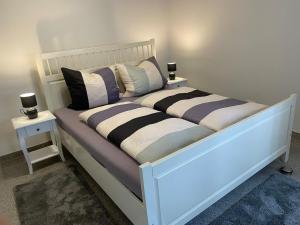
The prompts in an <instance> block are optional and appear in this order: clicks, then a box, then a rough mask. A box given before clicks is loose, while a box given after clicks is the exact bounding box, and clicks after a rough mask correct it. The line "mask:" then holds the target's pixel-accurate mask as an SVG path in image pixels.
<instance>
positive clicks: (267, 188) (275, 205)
mask: <svg viewBox="0 0 300 225" xmlns="http://www.w3.org/2000/svg"><path fill="white" fill-rule="evenodd" d="M229 224H234V225H238V224H243V225H244V224H251V225H266V224H270V225H271V224H272V225H298V224H300V183H299V182H297V181H295V180H293V179H291V178H289V177H286V176H284V175H280V174H275V175H272V176H271V177H269V178H268V179H267V180H266V181H265V182H264V183H262V184H261V185H259V186H258V187H256V188H255V189H254V190H253V191H251V192H250V193H249V194H247V195H246V196H244V197H243V198H242V199H241V200H240V201H238V202H237V203H236V204H235V205H234V206H232V207H231V208H230V209H228V210H227V211H225V212H224V213H223V214H222V215H221V216H220V217H218V218H217V219H215V220H214V221H213V222H212V223H211V225H229Z"/></svg>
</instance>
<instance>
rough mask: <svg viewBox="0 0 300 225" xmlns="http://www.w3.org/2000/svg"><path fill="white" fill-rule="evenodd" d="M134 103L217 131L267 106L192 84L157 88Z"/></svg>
mask: <svg viewBox="0 0 300 225" xmlns="http://www.w3.org/2000/svg"><path fill="white" fill-rule="evenodd" d="M135 102H136V103H139V104H141V105H143V106H146V107H150V108H153V109H156V110H159V111H161V112H166V113H167V114H168V115H172V116H175V117H179V118H183V119H185V120H188V121H191V122H193V123H197V124H201V125H203V126H206V127H208V128H210V129H212V130H215V131H218V130H221V129H223V128H225V127H227V126H229V125H231V124H233V123H236V122H238V121H239V120H241V119H243V118H245V117H248V116H250V115H252V114H254V113H256V112H258V111H260V110H262V109H264V108H266V106H265V105H261V104H257V103H255V102H247V101H241V100H237V99H233V98H227V97H224V96H221V95H216V94H211V93H207V92H203V91H199V90H196V89H194V88H191V87H180V88H176V89H172V90H162V91H157V92H154V93H151V94H148V95H145V96H143V97H141V98H138V99H137V100H136V101H135Z"/></svg>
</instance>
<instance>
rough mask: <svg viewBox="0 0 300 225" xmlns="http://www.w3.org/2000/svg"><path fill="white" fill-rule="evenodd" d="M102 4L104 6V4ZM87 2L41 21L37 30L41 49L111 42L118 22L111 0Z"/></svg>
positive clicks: (51, 49) (57, 48)
mask: <svg viewBox="0 0 300 225" xmlns="http://www.w3.org/2000/svg"><path fill="white" fill-rule="evenodd" d="M100 5H101V7H100ZM98 6H99V8H97V7H95V5H94V4H85V5H84V6H82V7H80V6H77V7H75V9H74V8H73V9H72V10H68V9H66V10H65V12H62V13H61V14H58V15H54V16H52V17H51V18H47V19H42V20H40V21H38V23H37V27H36V32H37V37H38V41H39V45H40V51H41V52H49V51H59V50H66V49H73V48H81V47H87V46H94V45H98V44H99V43H111V42H112V41H113V40H114V36H115V29H114V27H115V21H114V18H113V17H112V16H111V15H112V5H111V1H108V0H104V1H103V0H102V1H101V4H98Z"/></svg>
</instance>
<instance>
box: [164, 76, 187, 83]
mask: <svg viewBox="0 0 300 225" xmlns="http://www.w3.org/2000/svg"><path fill="white" fill-rule="evenodd" d="M183 81H187V79H186V78H183V77H177V76H176V78H175V80H170V79H168V84H176V83H178V82H183Z"/></svg>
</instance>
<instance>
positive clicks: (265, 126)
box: [140, 95, 297, 225]
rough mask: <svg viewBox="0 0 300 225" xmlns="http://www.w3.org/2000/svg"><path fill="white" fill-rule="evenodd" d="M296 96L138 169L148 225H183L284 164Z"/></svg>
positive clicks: (286, 157) (288, 145)
mask: <svg viewBox="0 0 300 225" xmlns="http://www.w3.org/2000/svg"><path fill="white" fill-rule="evenodd" d="M296 98H297V96H296V95H291V96H290V97H289V98H288V99H286V100H284V101H282V102H280V103H278V104H276V105H274V106H272V107H269V108H267V109H266V110H264V111H261V112H259V113H257V114H255V115H253V116H251V117H249V118H246V119H244V120H242V121H240V122H238V123H236V124H234V125H232V126H230V127H228V128H226V129H224V130H221V131H219V132H217V133H215V134H213V135H211V136H209V137H207V138H205V139H203V140H200V141H198V142H196V143H194V144H192V145H190V146H187V147H185V148H183V149H181V150H179V151H177V152H175V153H173V154H171V155H169V156H167V157H165V158H163V159H161V160H158V161H156V162H154V163H146V164H143V165H142V166H141V167H140V170H141V171H140V174H141V179H142V184H143V189H144V190H143V192H144V204H145V205H146V208H147V217H148V224H149V225H150V224H151V225H152V224H153V225H169V224H184V223H186V222H188V221H189V220H191V219H192V218H193V217H195V216H196V215H198V214H199V213H201V212H202V211H203V210H205V209H206V208H208V207H209V206H210V205H212V204H213V203H214V202H216V201H217V200H219V199H220V198H221V197H223V196H224V195H226V194H227V193H229V192H230V191H231V190H233V189H234V188H235V187H237V186H238V185H240V184H241V183H242V182H244V181H245V180H246V179H248V178H249V177H251V176H252V175H253V174H255V173H256V172H258V171H259V170H261V169H262V168H263V167H265V166H266V165H268V164H269V163H270V162H272V161H273V160H275V159H276V158H278V157H279V156H281V155H283V154H285V160H287V159H288V153H289V148H290V140H291V133H292V125H293V117H294V108H295V104H296Z"/></svg>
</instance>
